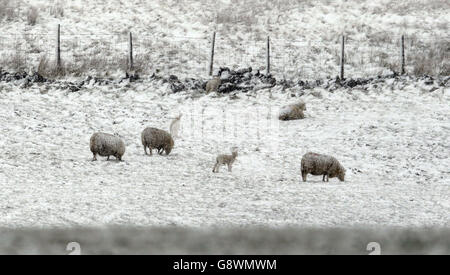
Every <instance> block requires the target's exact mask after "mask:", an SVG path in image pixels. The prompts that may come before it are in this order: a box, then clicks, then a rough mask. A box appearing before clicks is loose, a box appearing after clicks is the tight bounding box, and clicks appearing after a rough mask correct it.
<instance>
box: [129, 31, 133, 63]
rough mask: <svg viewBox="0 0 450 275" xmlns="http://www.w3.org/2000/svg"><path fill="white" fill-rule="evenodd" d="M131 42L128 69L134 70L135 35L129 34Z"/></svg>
mask: <svg viewBox="0 0 450 275" xmlns="http://www.w3.org/2000/svg"><path fill="white" fill-rule="evenodd" d="M128 42H129V44H128V62H129V63H128V69H129V70H130V71H131V70H133V35H132V34H131V32H130V34H129V41H128Z"/></svg>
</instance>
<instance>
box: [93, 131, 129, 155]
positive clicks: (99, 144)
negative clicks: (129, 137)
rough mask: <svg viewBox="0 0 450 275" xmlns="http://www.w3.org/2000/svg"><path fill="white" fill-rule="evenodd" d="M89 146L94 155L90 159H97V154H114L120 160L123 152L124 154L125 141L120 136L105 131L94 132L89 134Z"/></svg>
mask: <svg viewBox="0 0 450 275" xmlns="http://www.w3.org/2000/svg"><path fill="white" fill-rule="evenodd" d="M90 148H91V152H92V154H94V157H93V159H92V161H96V160H97V154H98V155H100V156H102V157H108V158H107V160H109V157H110V156H114V157H115V158H116V159H118V160H119V161H121V160H122V156H123V154H125V143H124V142H123V141H122V139H120V137H118V136H115V135H111V134H106V133H100V132H97V133H94V134H93V135H92V136H91V140H90Z"/></svg>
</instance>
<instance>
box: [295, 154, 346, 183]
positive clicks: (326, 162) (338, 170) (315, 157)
mask: <svg viewBox="0 0 450 275" xmlns="http://www.w3.org/2000/svg"><path fill="white" fill-rule="evenodd" d="M301 170H302V178H303V181H306V176H307V175H308V174H312V175H314V176H320V175H323V178H322V181H325V178H326V181H328V179H329V178H334V177H338V179H339V180H340V181H344V177H345V169H344V167H343V166H342V165H341V164H340V163H339V161H338V160H337V159H336V158H334V157H332V156H327V155H321V154H316V153H312V152H309V153H306V154H304V155H303V157H302V162H301Z"/></svg>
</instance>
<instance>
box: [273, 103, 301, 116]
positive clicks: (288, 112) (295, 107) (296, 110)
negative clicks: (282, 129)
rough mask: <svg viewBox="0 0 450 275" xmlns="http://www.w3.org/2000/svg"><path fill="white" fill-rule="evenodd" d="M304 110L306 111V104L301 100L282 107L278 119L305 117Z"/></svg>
mask: <svg viewBox="0 0 450 275" xmlns="http://www.w3.org/2000/svg"><path fill="white" fill-rule="evenodd" d="M303 111H306V104H305V102H303V101H299V102H298V103H296V104H290V105H287V106H284V107H283V108H281V110H280V114H279V116H278V119H279V120H294V119H303V118H305V115H304V114H303Z"/></svg>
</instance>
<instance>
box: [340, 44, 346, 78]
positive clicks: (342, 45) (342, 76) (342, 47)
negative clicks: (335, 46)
mask: <svg viewBox="0 0 450 275" xmlns="http://www.w3.org/2000/svg"><path fill="white" fill-rule="evenodd" d="M344 40H345V36H344V35H342V39H341V75H340V77H341V80H343V79H344V62H345V60H344V55H345V49H344V47H345V46H344Z"/></svg>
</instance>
